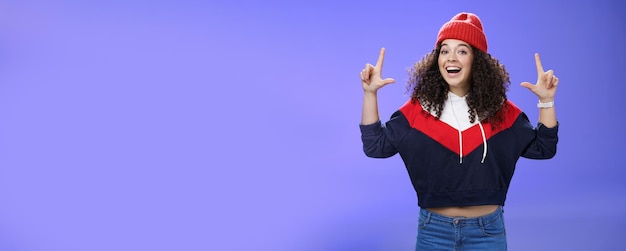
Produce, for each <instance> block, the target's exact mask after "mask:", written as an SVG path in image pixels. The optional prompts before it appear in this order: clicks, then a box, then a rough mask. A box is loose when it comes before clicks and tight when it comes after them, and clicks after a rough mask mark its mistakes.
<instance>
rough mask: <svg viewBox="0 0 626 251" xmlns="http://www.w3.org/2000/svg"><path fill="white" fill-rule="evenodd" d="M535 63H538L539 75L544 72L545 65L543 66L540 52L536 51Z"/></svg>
mask: <svg viewBox="0 0 626 251" xmlns="http://www.w3.org/2000/svg"><path fill="white" fill-rule="evenodd" d="M535 64H536V65H537V75H541V74H543V66H541V59H540V58H539V53H535Z"/></svg>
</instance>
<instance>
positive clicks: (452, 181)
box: [360, 100, 558, 208]
mask: <svg viewBox="0 0 626 251" xmlns="http://www.w3.org/2000/svg"><path fill="white" fill-rule="evenodd" d="M503 106H504V107H503V108H504V109H502V111H503V112H504V122H503V123H502V124H500V126H499V127H498V128H496V129H493V128H492V126H491V125H490V124H489V123H482V125H479V124H480V123H475V124H473V125H471V126H470V127H469V128H466V129H463V130H460V129H458V128H454V127H453V126H450V124H449V123H445V122H444V121H442V120H440V119H436V118H435V117H434V116H433V115H432V114H431V113H430V112H428V111H426V110H424V108H423V107H422V106H421V105H420V104H419V102H411V101H410V100H409V101H408V102H407V103H406V104H404V105H403V106H402V107H401V108H400V109H399V110H398V111H396V112H395V113H394V114H393V115H392V116H391V119H390V120H389V121H388V122H387V123H385V124H384V125H383V124H381V122H380V121H378V122H376V123H374V124H370V125H360V129H361V139H362V141H363V150H364V152H365V154H366V155H367V156H369V157H374V158H387V157H391V156H394V155H395V154H396V153H399V154H400V157H401V158H402V160H403V161H404V164H405V166H406V169H407V171H408V173H409V176H410V178H411V183H412V184H413V188H414V189H415V191H416V192H417V197H418V205H419V206H420V207H422V208H435V207H450V206H477V205H504V201H505V200H506V194H507V191H508V188H509V184H510V183H511V178H512V177H513V173H514V171H515V165H516V163H517V160H518V159H519V157H525V158H529V159H549V158H552V157H553V156H554V155H555V154H556V144H557V141H558V137H557V132H558V125H557V126H555V127H553V128H547V127H545V126H544V125H542V124H541V123H538V126H537V127H533V126H532V125H531V124H530V122H529V120H528V117H527V116H526V114H524V113H523V112H522V111H521V110H520V109H519V108H518V107H517V106H515V104H513V103H512V102H510V101H507V102H505V103H504V105H503ZM444 109H445V108H444ZM466 119H467V118H466ZM468 120H469V119H468ZM460 133H461V135H460Z"/></svg>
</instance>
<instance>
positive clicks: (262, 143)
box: [0, 0, 626, 251]
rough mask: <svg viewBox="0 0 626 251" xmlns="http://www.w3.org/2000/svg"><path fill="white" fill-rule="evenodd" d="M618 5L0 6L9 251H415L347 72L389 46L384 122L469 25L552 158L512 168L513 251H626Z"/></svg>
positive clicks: (3, 196) (0, 244)
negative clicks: (554, 118) (423, 64)
mask: <svg viewBox="0 0 626 251" xmlns="http://www.w3.org/2000/svg"><path fill="white" fill-rule="evenodd" d="M623 6H624V4H621V3H620V2H619V1H577V2H575V1H563V2H561V3H557V2H552V1H428V2H427V1H369V0H364V1H328V0H324V1H302V2H297V1H191V0H177V1H173V0H160V1H140V0H128V1H120V0H114V1H70V0H67V1H62V0H60V1H42V0H39V1H37V0H33V1H29V0H20V1H17V0H4V1H2V2H0V250H11V251H30V250H42V251H44V250H45V251H48V250H54V251H56V250H64V251H74V250H76V251H79V250H80V251H82V250H89V251H100V250H107V251H108V250H306V251H309V250H310V251H316V250H328V251H340V250H341V251H346V250H359V251H387V250H412V249H413V245H414V239H415V234H416V224H417V211H418V208H417V199H416V196H415V193H414V191H413V190H412V187H411V185H410V181H409V179H408V176H407V174H406V170H405V169H404V167H403V165H402V162H401V160H400V158H399V157H398V156H395V157H392V158H389V159H384V160H380V159H370V158H367V157H365V156H364V154H363V153H362V151H361V141H360V133H359V130H358V123H359V121H360V115H361V102H362V90H361V86H360V82H359V78H358V72H359V70H360V69H361V68H362V67H363V65H364V64H365V63H367V62H370V63H374V62H375V60H376V58H377V55H378V50H379V48H380V47H386V48H387V54H386V58H385V59H386V61H385V67H384V75H385V76H386V77H393V78H395V79H396V80H397V83H396V84H394V85H390V86H386V87H385V88H384V89H382V90H381V91H380V94H379V101H380V112H381V117H382V118H383V120H387V119H388V118H389V116H390V115H391V113H393V112H394V111H395V110H396V109H397V108H398V107H399V106H400V105H402V104H403V103H404V102H405V101H406V100H407V98H408V96H407V94H406V93H405V85H404V83H405V82H406V80H407V70H408V68H409V67H410V66H411V65H412V64H413V63H414V62H416V61H417V60H419V59H420V58H421V57H422V56H423V55H424V54H426V53H427V52H429V51H430V50H431V49H432V48H433V46H434V42H435V36H436V34H437V31H438V29H439V27H440V26H441V25H442V24H443V23H444V22H446V21H448V20H449V19H450V18H451V17H452V16H453V15H454V14H456V13H457V12H460V11H470V12H474V13H477V14H478V15H479V16H480V17H481V19H482V21H483V23H484V27H485V32H486V34H487V37H488V42H489V52H490V53H491V54H492V55H494V56H495V57H497V58H498V59H500V60H501V61H502V62H503V63H504V64H505V65H506V67H507V69H508V70H509V72H510V74H511V82H512V84H511V88H510V91H509V98H510V99H511V100H513V101H514V102H515V103H517V104H518V106H520V107H521V108H522V109H523V110H525V112H526V113H527V114H528V116H529V117H530V118H531V120H532V121H533V122H534V121H536V118H537V117H538V111H537V109H536V108H535V104H536V97H535V96H534V95H533V94H532V93H530V92H529V91H528V90H526V89H524V88H522V87H520V86H519V83H521V82H522V81H533V82H534V81H535V80H536V71H535V65H534V59H533V53H534V52H539V53H540V54H541V56H542V61H543V65H544V67H545V68H546V70H547V69H554V70H555V71H556V74H557V75H558V76H559V78H560V79H561V84H560V88H559V91H558V93H557V99H556V105H557V109H558V118H559V121H560V123H561V129H560V138H561V140H560V142H559V152H558V154H557V156H556V157H555V158H553V159H552V160H548V161H532V160H525V159H522V160H520V161H519V163H518V166H517V167H518V169H517V172H516V175H515V177H514V179H513V182H512V184H511V188H510V192H509V196H508V200H507V206H506V220H507V222H506V224H507V234H508V239H509V247H510V249H509V250H618V249H620V248H623V240H622V238H623V235H624V228H625V227H626V210H625V207H626V195H625V194H624V193H625V192H626V184H625V182H624V181H625V180H626V170H625V169H624V160H623V158H624V156H625V155H626V148H625V147H624V142H625V141H626V133H625V132H624V128H623V124H624V123H623V122H624V110H623V109H624V108H625V107H626V106H625V99H624V98H623V93H624V91H625V90H626V88H625V87H624V82H623V81H624V80H623V73H624V68H625V67H626V65H625V64H624V60H625V59H626V50H625V49H624V45H625V44H626V39H625V35H626V34H624V33H625V30H626V22H625V21H624V19H623V13H624V11H626V8H625V7H623Z"/></svg>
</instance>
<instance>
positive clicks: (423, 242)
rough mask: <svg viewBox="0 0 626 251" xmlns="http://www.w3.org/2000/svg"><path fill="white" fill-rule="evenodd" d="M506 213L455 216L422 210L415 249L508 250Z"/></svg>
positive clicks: (498, 211)
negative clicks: (473, 216) (505, 226)
mask: <svg viewBox="0 0 626 251" xmlns="http://www.w3.org/2000/svg"><path fill="white" fill-rule="evenodd" d="M503 212H504V210H503V209H502V207H498V209H497V210H496V211H495V212H493V213H490V214H487V215H484V216H481V217H476V218H465V217H454V218H452V217H447V216H443V215H440V214H436V213H433V212H431V211H428V210H427V209H420V214H419V226H418V230H417V244H416V245H415V250H416V251H424V250H428V251H430V250H459V251H466V250H490V251H491V250H497V251H499V250H506V231H505V229H504V215H503Z"/></svg>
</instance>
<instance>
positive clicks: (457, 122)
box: [448, 93, 463, 164]
mask: <svg viewBox="0 0 626 251" xmlns="http://www.w3.org/2000/svg"><path fill="white" fill-rule="evenodd" d="M448 103H450V110H452V116H454V119H455V120H456V124H457V127H456V130H457V131H458V132H459V164H463V133H462V132H461V123H460V122H459V118H457V117H456V113H455V112H454V106H452V100H450V93H448Z"/></svg>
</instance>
